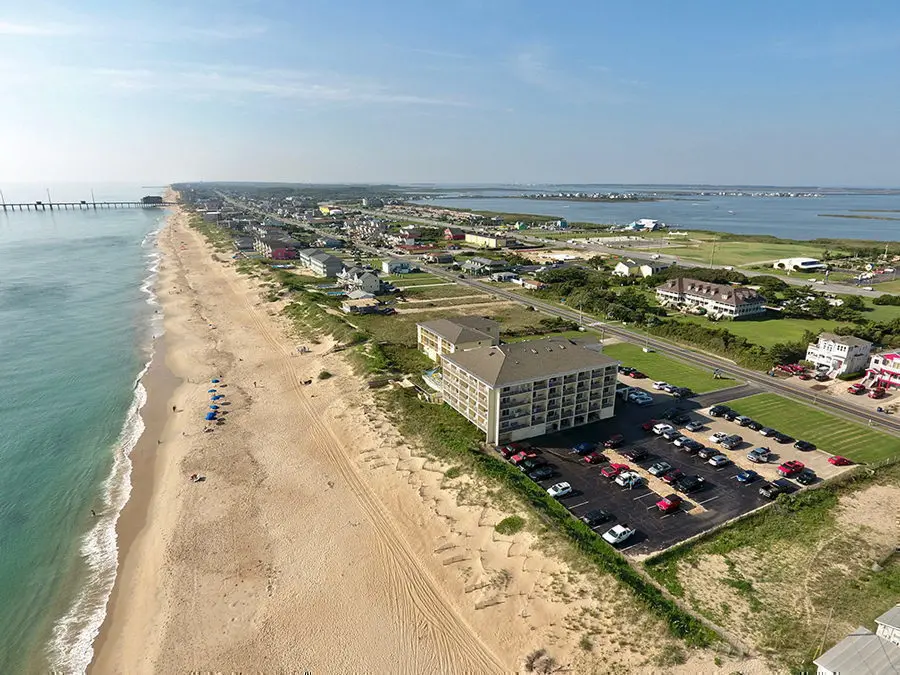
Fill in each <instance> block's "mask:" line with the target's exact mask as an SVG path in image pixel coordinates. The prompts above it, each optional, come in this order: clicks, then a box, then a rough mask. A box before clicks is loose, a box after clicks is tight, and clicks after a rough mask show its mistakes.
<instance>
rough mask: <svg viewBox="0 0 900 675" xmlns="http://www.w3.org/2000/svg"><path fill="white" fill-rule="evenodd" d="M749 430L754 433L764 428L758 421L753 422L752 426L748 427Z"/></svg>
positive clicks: (751, 422)
mask: <svg viewBox="0 0 900 675" xmlns="http://www.w3.org/2000/svg"><path fill="white" fill-rule="evenodd" d="M747 428H748V429H750V430H752V431H759V430H761V429H762V428H763V425H762V424H760V423H759V422H757V421H756V420H751V421H750V424H748V425H747Z"/></svg>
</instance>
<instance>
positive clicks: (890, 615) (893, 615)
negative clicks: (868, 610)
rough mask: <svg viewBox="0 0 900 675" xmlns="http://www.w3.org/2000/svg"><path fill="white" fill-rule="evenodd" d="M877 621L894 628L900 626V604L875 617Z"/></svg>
mask: <svg viewBox="0 0 900 675" xmlns="http://www.w3.org/2000/svg"><path fill="white" fill-rule="evenodd" d="M875 623H882V624H884V625H885V626H891V627H892V628H900V605H894V606H893V607H891V608H890V609H889V610H888V611H886V612H885V613H884V614H882V615H881V616H879V617H878V618H877V619H875Z"/></svg>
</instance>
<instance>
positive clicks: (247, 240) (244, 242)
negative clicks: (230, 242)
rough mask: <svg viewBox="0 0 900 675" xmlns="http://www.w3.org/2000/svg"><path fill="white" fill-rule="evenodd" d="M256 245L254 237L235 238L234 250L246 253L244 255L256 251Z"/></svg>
mask: <svg viewBox="0 0 900 675" xmlns="http://www.w3.org/2000/svg"><path fill="white" fill-rule="evenodd" d="M255 244H256V241H255V240H254V239H253V237H235V238H234V248H235V249H236V250H238V251H241V252H244V253H247V252H249V251H254V250H256V248H255Z"/></svg>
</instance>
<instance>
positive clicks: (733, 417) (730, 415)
mask: <svg viewBox="0 0 900 675" xmlns="http://www.w3.org/2000/svg"><path fill="white" fill-rule="evenodd" d="M740 416H741V414H740V413H739V412H736V411H734V410H729V411H728V412H727V413H724V414H723V415H722V417H724V418H725V419H726V420H728V421H729V422H734V421H735V420H736V419H737V418H738V417H740Z"/></svg>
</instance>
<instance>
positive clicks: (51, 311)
mask: <svg viewBox="0 0 900 675" xmlns="http://www.w3.org/2000/svg"><path fill="white" fill-rule="evenodd" d="M69 189H70V191H71V194H68V195H67V194H66V190H65V189H59V190H57V191H56V192H55V193H54V194H53V198H54V200H55V201H63V200H65V199H78V200H80V199H85V198H86V197H88V198H89V192H84V191H80V190H76V189H75V188H69ZM159 193H160V190H159V189H158V188H157V189H154V190H147V189H143V190H142V189H141V188H140V187H139V186H134V187H130V188H126V187H123V186H116V187H114V188H109V189H107V190H106V191H105V192H104V191H102V190H98V191H97V193H96V197H97V200H98V201H99V200H101V199H131V200H135V199H138V198H140V197H141V196H143V195H144V194H159ZM4 196H5V198H6V201H7V202H11V201H32V200H35V199H42V198H43V199H45V200H46V197H45V196H44V194H43V190H41V191H35V190H33V189H29V188H26V187H21V186H20V187H19V188H18V189H17V190H14V191H10V190H9V189H8V188H7V189H6V190H5V195H4ZM164 216H165V213H164V212H163V211H161V210H146V211H145V210H142V209H123V210H108V211H107V210H97V211H93V210H91V211H53V212H50V211H45V212H37V213H35V212H30V213H29V212H26V213H20V212H15V213H6V214H4V213H3V212H2V210H0V673H23V672H48V671H49V670H51V669H52V670H54V671H56V672H64V673H78V672H83V671H84V670H85V669H86V667H87V665H88V663H89V661H90V658H91V655H92V649H91V644H92V642H93V639H94V637H95V635H96V634H97V632H98V631H99V628H100V625H101V623H102V620H103V618H104V614H105V611H106V603H107V600H108V597H109V593H110V591H111V589H112V585H113V581H114V579H115V572H116V557H117V550H116V536H115V524H116V520H117V518H118V514H119V511H120V510H121V508H122V507H123V506H124V504H125V502H126V501H127V499H128V495H129V493H130V490H131V483H130V466H131V462H130V460H129V457H128V454H129V452H130V450H131V448H133V447H134V444H135V443H136V442H137V439H138V437H139V436H140V433H141V431H142V429H143V423H142V421H141V419H140V415H139V414H138V411H139V408H140V407H141V405H142V404H143V402H144V400H145V397H146V393H145V391H144V388H143V386H142V385H141V384H140V377H141V375H142V374H143V372H144V371H145V368H146V366H147V364H148V363H149V360H150V358H151V356H152V344H153V337H154V335H157V334H159V333H161V331H162V321H161V318H162V317H161V314H159V313H157V311H156V305H155V296H154V294H153V285H154V280H155V270H156V265H157V262H158V254H157V251H156V246H155V234H156V232H157V231H158V230H159V228H160V227H161V226H162V224H163V218H164ZM92 509H93V510H94V511H96V513H97V516H96V517H94V516H92V515H91V510H92Z"/></svg>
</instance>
